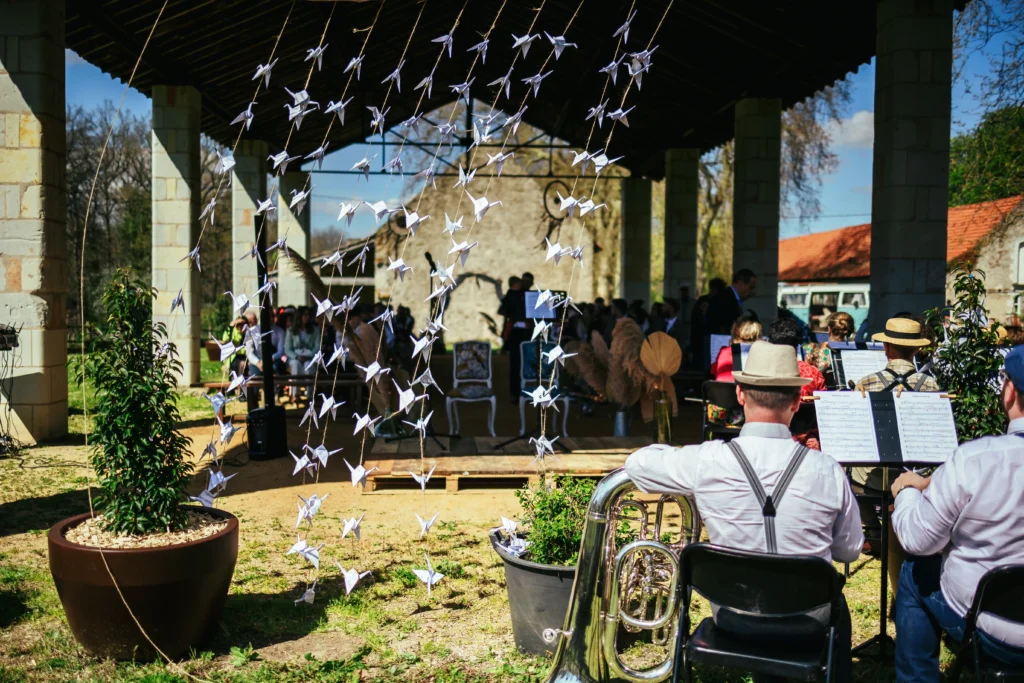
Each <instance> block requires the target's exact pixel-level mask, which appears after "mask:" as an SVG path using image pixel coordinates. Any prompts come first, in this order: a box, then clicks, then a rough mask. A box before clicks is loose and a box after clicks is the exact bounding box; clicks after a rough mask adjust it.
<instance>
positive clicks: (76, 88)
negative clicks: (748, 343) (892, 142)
mask: <svg viewBox="0 0 1024 683" xmlns="http://www.w3.org/2000/svg"><path fill="white" fill-rule="evenodd" d="M999 48H1000V46H999V45H998V44H993V45H990V46H989V51H992V50H998V49H999ZM987 69H988V62H987V56H986V54H983V53H979V54H976V55H974V56H973V57H972V59H971V60H970V61H969V62H968V64H967V68H966V77H965V78H964V79H963V80H962V81H961V82H960V83H959V84H958V85H957V86H956V88H955V90H954V92H953V132H954V134H955V133H956V132H959V131H962V130H966V129H970V128H972V127H973V126H974V125H975V124H976V123H977V121H978V118H979V105H978V103H977V101H976V100H975V98H974V97H973V96H972V95H971V94H970V93H969V92H968V88H972V86H975V87H974V88H972V89H976V86H977V83H978V81H979V79H980V77H981V75H982V74H984V73H985V72H986V71H987ZM65 70H66V75H67V85H66V91H67V102H68V104H69V105H71V106H75V105H81V106H83V107H86V108H90V107H94V106H96V105H98V104H101V103H103V102H104V101H105V100H110V101H112V102H114V103H115V104H116V103H117V102H118V101H119V100H120V98H121V96H122V93H123V91H124V83H122V82H121V81H119V80H117V79H114V78H111V77H110V76H108V75H106V74H104V73H103V72H102V71H100V70H99V69H98V68H96V67H94V66H93V65H91V64H89V63H88V62H86V61H84V60H82V59H81V58H80V57H78V56H77V55H75V54H74V53H73V52H70V51H66V52H65ZM848 79H849V81H850V83H851V86H852V87H851V95H852V99H851V102H850V105H849V107H848V109H847V112H846V117H845V118H844V120H843V122H842V123H841V124H840V125H834V126H833V127H832V133H833V149H834V151H835V152H836V154H837V155H838V157H839V166H838V168H837V169H836V170H835V172H834V173H832V174H830V175H828V176H826V177H825V178H823V182H822V188H821V204H822V215H821V216H819V217H817V218H814V219H812V220H809V221H805V222H803V223H801V222H800V221H798V220H796V219H783V221H782V225H781V236H782V237H783V238H785V237H792V236H794V235H798V234H802V233H806V232H819V231H822V230H833V229H836V228H841V227H844V226H847V225H855V224H858V223H867V222H869V221H870V219H871V160H872V153H871V145H872V142H873V139H874V117H873V111H874V81H875V68H874V61H872V62H871V63H869V64H865V65H863V66H861V67H860V69H859V70H858V71H857V72H856V73H853V74H850V75H849V76H848ZM124 106H125V108H126V109H127V110H129V111H132V112H135V113H137V114H140V115H147V114H148V113H149V111H150V102H149V98H147V97H146V96H145V95H142V94H141V93H139V92H138V91H136V90H134V89H129V91H128V95H127V97H126V98H125V105H124ZM375 151H379V148H378V149H375V150H370V149H368V147H367V146H366V145H365V144H358V145H352V146H350V147H348V148H346V149H343V150H340V151H336V152H334V153H333V154H330V155H329V156H327V157H326V159H325V160H324V169H349V168H351V167H352V165H353V164H354V163H356V162H357V161H359V160H360V159H361V158H363V156H364V155H366V154H373V153H374V152H375ZM376 163H380V160H379V159H378V160H376V161H375V164H376ZM313 182H314V183H315V185H316V188H315V189H314V191H313V199H312V203H311V205H310V206H311V210H312V212H313V213H312V216H313V217H312V225H313V229H314V230H316V229H317V228H318V227H319V226H332V225H335V220H336V218H337V206H338V202H340V201H351V200H353V199H363V198H366V199H369V200H371V201H376V200H378V199H380V198H382V197H383V198H385V199H386V200H387V201H388V203H389V205H390V204H391V202H392V201H394V200H395V199H397V198H398V197H399V196H400V195H401V193H402V191H403V185H402V181H401V180H400V179H399V178H398V177H397V176H396V177H395V178H394V179H389V178H385V177H381V176H371V178H370V181H369V183H366V182H365V181H363V180H362V179H360V180H359V182H358V184H356V178H355V176H343V175H314V179H313ZM373 228H374V224H373V220H372V217H371V216H369V215H368V213H366V212H359V213H358V214H357V218H356V219H355V221H354V222H353V224H352V228H351V229H349V230H348V233H349V234H350V235H352V236H359V235H365V234H367V233H368V232H369V231H370V230H372V229H373Z"/></svg>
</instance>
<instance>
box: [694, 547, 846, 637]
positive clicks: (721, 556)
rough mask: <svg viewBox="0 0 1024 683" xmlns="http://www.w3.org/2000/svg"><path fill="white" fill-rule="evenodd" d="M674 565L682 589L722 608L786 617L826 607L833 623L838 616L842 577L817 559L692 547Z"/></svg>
mask: <svg viewBox="0 0 1024 683" xmlns="http://www.w3.org/2000/svg"><path fill="white" fill-rule="evenodd" d="M679 563H680V572H681V577H682V580H683V582H682V583H683V586H684V587H692V588H693V590H695V591H697V592H698V593H700V594H701V595H703V596H704V597H705V598H707V599H708V600H710V601H711V602H713V603H715V604H717V605H719V606H721V607H728V608H731V609H733V610H736V611H739V612H745V613H751V614H757V615H761V616H787V615H792V614H800V613H806V612H810V611H811V610H813V609H815V608H817V607H821V606H822V605H831V606H832V619H833V621H834V620H835V619H836V618H837V616H838V614H839V605H840V599H841V597H842V592H843V577H842V575H840V574H839V573H838V572H836V570H835V569H834V568H833V566H832V565H831V563H829V562H826V561H825V560H823V559H821V558H820V557H810V556H805V555H769V554H767V553H754V552H747V551H743V550H734V549H731V548H723V547H721V546H716V545H711V544H708V543H693V544H690V545H687V546H686V547H685V548H683V552H682V554H681V555H680V558H679ZM687 602H688V600H687Z"/></svg>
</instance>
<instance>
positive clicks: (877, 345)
mask: <svg viewBox="0 0 1024 683" xmlns="http://www.w3.org/2000/svg"><path fill="white" fill-rule="evenodd" d="M828 348H830V349H839V350H841V351H845V350H846V349H869V350H871V351H882V350H884V349H885V346H884V345H883V344H882V342H834V341H830V342H829V343H828Z"/></svg>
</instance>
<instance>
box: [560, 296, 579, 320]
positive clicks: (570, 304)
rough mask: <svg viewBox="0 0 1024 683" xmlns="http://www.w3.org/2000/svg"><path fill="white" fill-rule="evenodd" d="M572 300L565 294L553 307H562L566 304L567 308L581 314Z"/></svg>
mask: <svg viewBox="0 0 1024 683" xmlns="http://www.w3.org/2000/svg"><path fill="white" fill-rule="evenodd" d="M573 301H574V299H573V298H572V297H571V296H569V295H568V294H567V295H566V296H565V297H564V298H562V299H561V300H559V301H558V302H557V303H556V304H555V308H563V307H565V306H568V307H569V308H571V309H572V310H574V311H576V312H577V313H579V314H580V315H583V312H582V311H581V310H580V309H579V308H578V307H577V306H576V304H575V303H573Z"/></svg>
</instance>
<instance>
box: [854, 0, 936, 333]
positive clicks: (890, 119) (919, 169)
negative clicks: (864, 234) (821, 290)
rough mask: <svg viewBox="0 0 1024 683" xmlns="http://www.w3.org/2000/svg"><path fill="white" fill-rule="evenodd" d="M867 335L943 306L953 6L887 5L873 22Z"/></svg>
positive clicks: (904, 0)
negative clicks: (893, 319)
mask: <svg viewBox="0 0 1024 683" xmlns="http://www.w3.org/2000/svg"><path fill="white" fill-rule="evenodd" d="M875 31H876V55H877V56H876V61H875V145H874V166H873V170H872V193H871V311H870V316H871V317H870V320H871V329H872V330H874V331H878V330H881V329H882V328H883V327H884V325H885V320H886V318H888V317H890V316H892V315H893V314H894V313H898V312H900V311H911V312H913V313H917V314H922V313H924V311H925V310H927V309H929V308H933V307H936V306H942V305H943V303H944V295H945V273H946V217H947V207H946V204H947V200H948V194H949V119H950V97H951V94H950V77H951V76H950V75H951V67H952V35H953V8H952V5H951V0H934V1H933V2H917V1H916V0H882V1H881V2H879V3H878V9H877V16H876V26H875Z"/></svg>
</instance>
